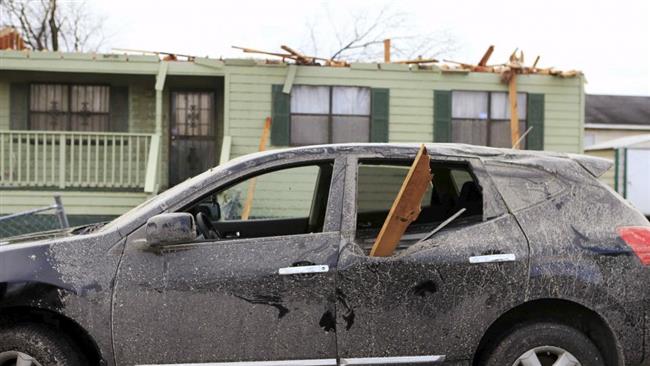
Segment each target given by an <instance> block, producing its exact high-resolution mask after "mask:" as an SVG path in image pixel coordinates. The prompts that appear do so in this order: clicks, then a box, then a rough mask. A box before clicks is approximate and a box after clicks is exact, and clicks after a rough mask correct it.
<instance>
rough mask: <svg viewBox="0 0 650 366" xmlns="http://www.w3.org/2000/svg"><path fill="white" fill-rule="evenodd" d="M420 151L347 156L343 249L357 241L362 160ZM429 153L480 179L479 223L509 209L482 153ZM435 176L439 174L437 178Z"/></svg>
mask: <svg viewBox="0 0 650 366" xmlns="http://www.w3.org/2000/svg"><path fill="white" fill-rule="evenodd" d="M416 153H417V149H413V151H412V152H411V151H409V152H408V153H407V154H405V155H403V154H400V155H395V156H389V155H381V156H378V155H377V154H372V153H368V154H356V155H351V156H348V157H347V161H346V181H345V197H344V207H343V213H344V216H343V219H342V227H341V232H342V233H343V236H344V240H342V241H341V246H340V248H339V251H342V250H343V248H344V247H345V246H346V245H348V244H350V243H355V239H356V231H357V180H358V167H359V163H360V162H362V161H364V160H366V161H367V160H383V161H386V162H390V161H391V160H392V161H396V162H398V161H402V162H403V161H404V160H408V159H410V160H413V159H414V158H415V155H416ZM429 157H430V159H431V161H432V162H441V163H445V162H450V163H460V164H466V165H467V166H468V168H469V172H468V173H469V174H470V175H471V176H472V177H473V178H474V179H476V182H477V184H478V185H479V186H480V187H481V191H482V195H483V211H482V218H481V221H480V222H477V224H480V223H483V222H486V221H488V220H490V219H492V218H495V217H499V216H502V215H504V214H506V213H507V212H508V209H507V207H506V206H505V202H504V201H503V198H502V197H501V194H500V192H499V191H498V190H497V189H496V187H495V185H494V182H493V181H492V178H491V177H490V175H489V174H488V172H487V171H486V169H485V167H484V165H483V162H482V161H481V159H480V158H478V157H466V156H449V155H438V154H435V153H431V152H429ZM434 179H435V178H434Z"/></svg>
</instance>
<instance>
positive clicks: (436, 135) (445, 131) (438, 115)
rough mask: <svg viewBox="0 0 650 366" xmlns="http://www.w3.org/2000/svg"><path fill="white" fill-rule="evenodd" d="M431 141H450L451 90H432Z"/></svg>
mask: <svg viewBox="0 0 650 366" xmlns="http://www.w3.org/2000/svg"><path fill="white" fill-rule="evenodd" d="M433 141H435V142H451V91H449V90H434V91H433Z"/></svg>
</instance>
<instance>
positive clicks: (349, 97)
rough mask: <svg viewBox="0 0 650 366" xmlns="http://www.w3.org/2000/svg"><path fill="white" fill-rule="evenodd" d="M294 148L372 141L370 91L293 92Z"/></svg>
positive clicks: (299, 87) (313, 88)
mask: <svg viewBox="0 0 650 366" xmlns="http://www.w3.org/2000/svg"><path fill="white" fill-rule="evenodd" d="M290 128H291V134H290V136H291V144H292V145H312V144H326V143H344V142H368V141H370V89H369V88H361V87H343V86H335V87H329V86H309V85H297V86H294V87H293V88H292V90H291V127H290Z"/></svg>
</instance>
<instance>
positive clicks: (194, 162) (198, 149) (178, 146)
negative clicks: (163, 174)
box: [169, 91, 217, 187]
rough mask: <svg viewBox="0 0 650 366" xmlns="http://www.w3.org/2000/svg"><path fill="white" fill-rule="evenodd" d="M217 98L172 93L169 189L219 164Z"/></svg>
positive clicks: (199, 94) (190, 93)
mask: <svg viewBox="0 0 650 366" xmlns="http://www.w3.org/2000/svg"><path fill="white" fill-rule="evenodd" d="M214 98H215V94H214V92H210V91H202V92H172V95H171V105H172V108H171V119H170V149H169V186H170V187H171V186H174V185H176V184H178V183H180V182H182V181H184V180H185V179H187V178H190V177H193V176H195V175H197V174H199V173H202V172H204V171H206V170H208V169H209V168H212V167H213V166H215V165H216V163H217V160H216V159H217V151H216V146H217V133H216V130H217V128H216V112H215V100H214Z"/></svg>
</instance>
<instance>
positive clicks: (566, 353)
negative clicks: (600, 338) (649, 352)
mask: <svg viewBox="0 0 650 366" xmlns="http://www.w3.org/2000/svg"><path fill="white" fill-rule="evenodd" d="M484 365H486V366H605V362H604V361H603V358H602V356H601V355H600V352H599V351H598V348H596V346H595V345H594V343H593V342H592V341H591V340H590V339H589V338H588V337H587V336H586V335H584V334H583V333H582V332H580V331H579V330H577V329H575V328H572V327H569V326H566V325H562V324H556V323H534V324H529V325H525V326H523V327H520V328H516V329H515V330H513V331H511V332H510V333H509V334H507V335H505V337H503V338H501V339H500V340H499V341H498V342H497V344H496V345H495V347H494V348H493V350H492V352H491V353H490V354H489V356H488V357H487V359H486V362H485V363H484Z"/></svg>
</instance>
